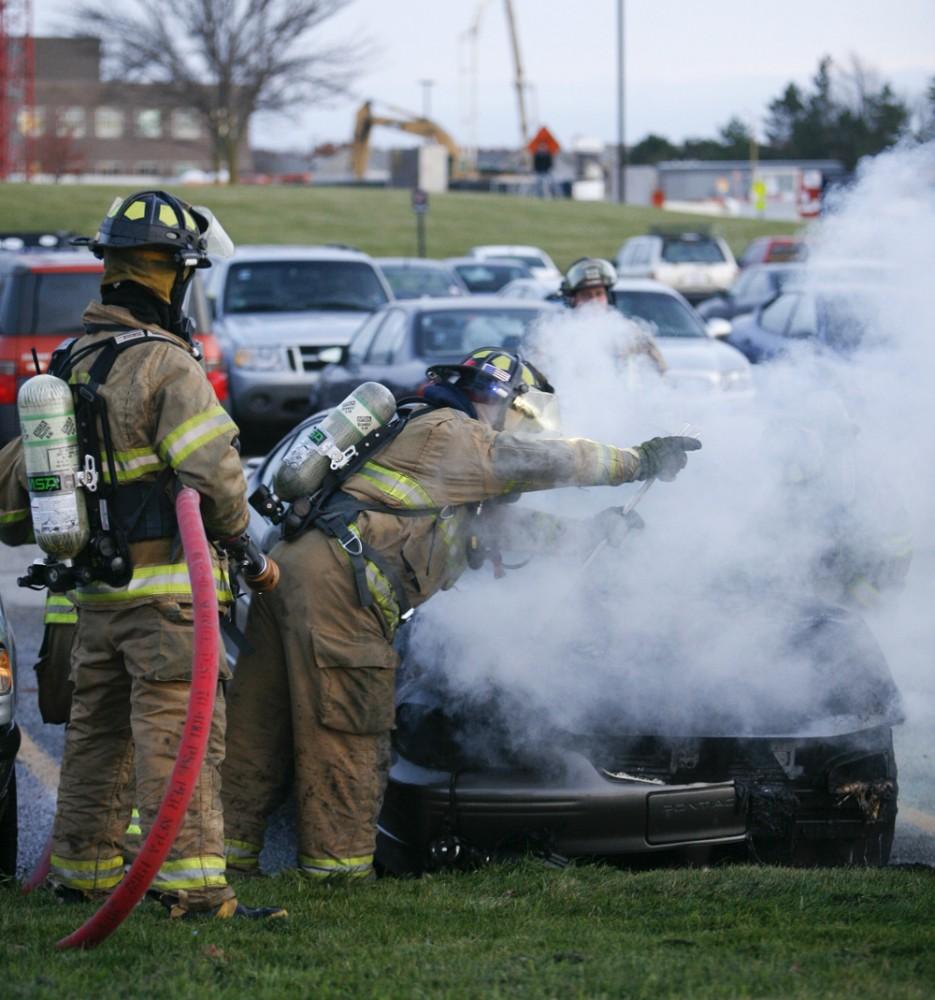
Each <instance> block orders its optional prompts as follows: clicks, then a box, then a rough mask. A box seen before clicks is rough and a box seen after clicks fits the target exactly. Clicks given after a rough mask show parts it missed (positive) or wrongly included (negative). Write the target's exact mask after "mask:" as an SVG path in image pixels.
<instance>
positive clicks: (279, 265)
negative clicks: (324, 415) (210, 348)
mask: <svg viewBox="0 0 935 1000" xmlns="http://www.w3.org/2000/svg"><path fill="white" fill-rule="evenodd" d="M208 273H209V282H210V283H209V285H208V293H209V295H210V298H211V303H212V312H213V316H214V327H213V329H214V333H215V335H216V336H217V338H218V340H219V342H220V344H221V347H222V350H223V352H224V358H225V361H226V362H227V365H228V371H229V374H230V395H231V407H232V411H233V415H234V419H235V420H236V421H237V422H238V424H239V425H240V426H241V428H246V429H247V430H248V431H250V430H257V429H263V428H269V427H273V428H275V427H277V426H279V427H281V426H283V425H285V424H292V423H295V421H296V420H298V419H300V418H301V417H303V416H304V415H305V414H306V413H308V399H309V394H310V393H311V392H312V390H313V389H315V388H316V386H317V385H318V380H319V378H320V377H321V372H322V369H323V368H324V367H325V364H326V363H327V361H326V360H325V358H324V357H323V354H324V355H326V356H329V352H330V356H334V355H336V352H335V350H334V349H335V348H338V349H340V348H342V347H344V346H345V345H346V344H347V343H348V342H349V341H350V339H351V337H352V336H353V334H354V332H355V331H356V330H357V328H358V327H359V326H360V325H361V323H363V321H364V320H365V319H366V318H367V317H368V316H369V315H370V314H371V313H372V312H374V311H375V310H377V309H379V308H380V307H381V306H383V305H385V304H386V303H387V302H389V301H390V300H391V299H392V298H393V293H392V291H391V290H390V287H389V285H388V284H387V282H386V279H385V278H384V277H383V275H382V274H381V273H380V270H379V269H378V268H377V266H376V264H375V263H374V262H373V260H372V259H371V258H370V257H368V256H367V255H366V254H363V253H360V252H359V251H356V250H349V249H342V248H337V247H289V246H243V247H238V248H237V250H236V251H235V252H234V255H233V256H232V257H229V258H227V259H225V260H222V261H219V262H217V263H216V264H215V266H214V267H213V268H211V271H209V272H208Z"/></svg>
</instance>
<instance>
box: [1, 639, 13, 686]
mask: <svg viewBox="0 0 935 1000" xmlns="http://www.w3.org/2000/svg"><path fill="white" fill-rule="evenodd" d="M12 690H13V667H12V664H11V663H10V654H9V653H8V652H7V651H6V650H5V649H4V648H3V646H0V694H9V693H10V692H11V691H12Z"/></svg>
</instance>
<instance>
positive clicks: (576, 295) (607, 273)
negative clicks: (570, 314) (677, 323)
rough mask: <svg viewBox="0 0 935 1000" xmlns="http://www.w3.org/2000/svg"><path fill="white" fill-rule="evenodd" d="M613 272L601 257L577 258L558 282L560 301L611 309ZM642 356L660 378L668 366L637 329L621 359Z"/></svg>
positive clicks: (650, 340) (649, 337) (647, 335)
mask: <svg viewBox="0 0 935 1000" xmlns="http://www.w3.org/2000/svg"><path fill="white" fill-rule="evenodd" d="M616 283H617V271H616V269H615V268H614V266H613V264H611V263H610V261H608V260H604V259H602V258H601V257H581V258H579V259H578V260H576V261H575V262H574V264H572V265H571V267H570V268H569V269H568V273H567V274H566V275H565V277H564V279H563V280H562V287H561V292H562V298H563V299H564V300H565V305H567V306H569V307H570V308H572V309H582V308H584V309H602V310H606V309H610V308H612V307H613V306H614V285H615V284H616ZM640 355H644V356H645V357H647V358H648V359H649V360H650V361H651V362H652V363H653V366H654V367H655V369H656V371H657V372H659V374H660V375H664V374H665V372H666V369H667V368H668V365H667V364H666V360H665V358H664V357H663V356H662V351H660V350H659V346H658V345H657V344H656V340H655V338H654V337H653V335H652V334H651V333H650V332H649V331H648V330H645V329H641V330H640V332H639V334H638V335H637V336H636V337H635V338H634V340H633V343H632V344H631V345H630V346H629V348H628V349H627V350H626V351H625V352H624V353H623V355H622V357H623V358H624V359H627V358H631V357H638V356H640Z"/></svg>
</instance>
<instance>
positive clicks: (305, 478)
mask: <svg viewBox="0 0 935 1000" xmlns="http://www.w3.org/2000/svg"><path fill="white" fill-rule="evenodd" d="M395 412H396V399H395V397H394V396H393V393H392V392H390V390H389V389H387V388H386V386H385V385H380V383H379V382H364V383H363V385H359V386H358V387H357V388H356V389H355V390H354V391H353V392H352V393H351V394H350V395H349V396H348V397H347V399H345V400H343V401H342V402H341V403H339V404H338V405H337V406H336V407H335V408H334V409H333V410H332V411H331V413H329V414H328V416H327V417H325V419H324V420H322V422H321V423H320V424H317V425H316V426H314V427H310V428H309V429H308V430H307V431H305V433H304V434H303V435H302V437H301V438H300V439H299V440H298V441H297V442H296V443H295V444H294V445H293V446H292V447H291V448H290V449H289V451H288V452H287V453H286V456H285V458H283V460H282V464H281V465H280V466H279V470H278V471H277V473H276V476H275V479H274V480H273V488H274V489H275V491H276V493H277V495H278V496H279V497H281V498H282V499H283V500H296V499H298V498H299V497H304V496H310V495H311V494H312V493H314V492H315V491H316V490H317V489H318V487H319V486H321V484H322V482H323V480H324V478H325V474H326V473H327V472H328V471H330V470H331V469H339V468H340V467H341V466H342V465H344V464H346V462H347V461H348V456H347V452H348V449H350V448H352V447H353V446H354V445H356V444H357V443H358V442H359V441H361V440H362V439H363V438H365V437H366V436H367V435H368V434H370V433H371V432H372V431H375V430H377V428H379V427H384V426H385V425H386V424H387V423H388V422H389V420H390V418H391V417H392V416H393V414H394V413H395Z"/></svg>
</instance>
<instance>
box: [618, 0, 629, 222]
mask: <svg viewBox="0 0 935 1000" xmlns="http://www.w3.org/2000/svg"><path fill="white" fill-rule="evenodd" d="M623 57H624V48H623V0H617V201H619V202H620V204H621V205H622V204H623V203H624V202H625V201H626V200H627V197H626V194H627V181H626V172H627V148H626V146H625V144H624V127H623V126H624V97H625V90H624V75H623Z"/></svg>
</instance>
